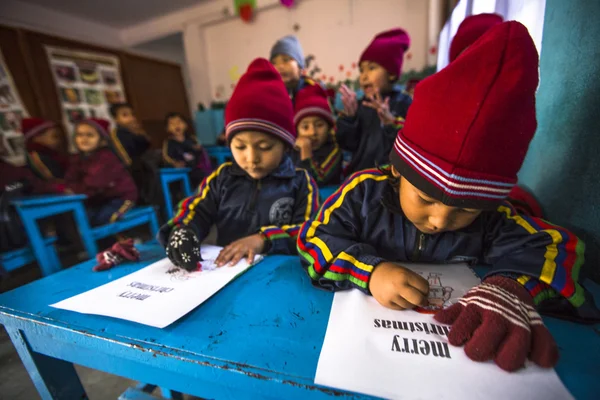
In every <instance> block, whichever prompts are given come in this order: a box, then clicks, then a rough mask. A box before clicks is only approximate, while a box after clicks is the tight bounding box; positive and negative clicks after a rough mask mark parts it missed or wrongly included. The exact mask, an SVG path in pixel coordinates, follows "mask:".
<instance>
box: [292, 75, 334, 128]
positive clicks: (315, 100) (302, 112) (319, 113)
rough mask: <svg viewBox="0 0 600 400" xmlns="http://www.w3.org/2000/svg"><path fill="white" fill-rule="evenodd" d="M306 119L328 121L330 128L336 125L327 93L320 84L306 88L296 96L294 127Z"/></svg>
mask: <svg viewBox="0 0 600 400" xmlns="http://www.w3.org/2000/svg"><path fill="white" fill-rule="evenodd" d="M304 117H320V118H323V119H324V120H325V121H327V122H328V123H329V126H334V125H335V121H334V119H333V114H332V112H331V108H330V107H329V102H328V101H327V93H326V92H325V90H323V88H322V87H321V86H320V85H318V84H315V85H309V86H305V87H304V88H303V89H302V90H300V91H299V92H298V93H297V94H296V103H295V105H294V125H298V123H299V122H300V121H301V120H302V118H304Z"/></svg>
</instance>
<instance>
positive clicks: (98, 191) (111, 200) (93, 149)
mask: <svg viewBox="0 0 600 400" xmlns="http://www.w3.org/2000/svg"><path fill="white" fill-rule="evenodd" d="M108 130H109V122H108V121H106V120H104V119H94V118H90V119H84V120H82V121H80V122H78V123H77V125H75V147H76V148H77V151H78V152H79V154H77V155H76V156H75V157H74V158H73V161H72V163H71V165H70V167H69V170H68V171H67V174H66V176H65V180H66V185H67V192H71V193H76V194H85V195H86V196H88V198H87V200H86V208H87V212H88V218H89V220H90V224H91V225H92V226H97V225H104V224H107V223H108V222H114V221H116V220H118V219H119V218H120V217H121V216H122V215H123V214H124V213H125V212H126V211H127V210H129V209H130V208H132V207H133V205H134V203H135V201H136V200H137V197H138V192H137V188H136V187H135V184H134V183H133V179H132V178H131V175H129V172H127V170H126V169H125V167H124V166H123V164H122V163H121V162H120V161H119V159H118V158H117V156H115V154H114V153H113V151H112V149H110V147H109V146H108V145H109V143H110V137H109V133H108Z"/></svg>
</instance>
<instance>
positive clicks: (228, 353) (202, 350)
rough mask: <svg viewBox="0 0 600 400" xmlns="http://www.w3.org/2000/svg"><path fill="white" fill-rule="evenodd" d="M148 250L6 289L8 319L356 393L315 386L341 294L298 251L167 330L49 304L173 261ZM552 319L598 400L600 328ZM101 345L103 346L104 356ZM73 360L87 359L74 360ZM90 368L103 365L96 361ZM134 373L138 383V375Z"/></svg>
mask: <svg viewBox="0 0 600 400" xmlns="http://www.w3.org/2000/svg"><path fill="white" fill-rule="evenodd" d="M139 248H140V251H141V256H142V260H143V261H141V262H138V263H129V264H125V265H121V266H118V267H116V268H113V269H112V270H109V271H104V272H92V266H93V265H94V262H93V261H88V262H85V263H82V264H79V265H77V266H75V267H73V268H70V269H67V270H63V271H61V272H59V273H56V274H54V275H51V276H49V277H46V278H44V279H40V280H38V281H35V282H32V283H30V284H28V285H26V286H23V287H20V288H18V289H15V290H13V291H11V292H8V293H5V294H2V295H0V323H3V324H5V325H7V326H9V325H11V324H12V325H13V326H19V327H20V328H19V329H24V330H25V332H27V329H34V330H35V329H37V330H38V331H39V330H40V329H50V328H52V329H51V330H50V331H48V332H49V333H46V334H50V335H54V336H55V337H54V339H55V340H57V343H58V341H59V340H60V337H61V335H62V333H60V331H68V333H69V334H73V335H79V336H81V337H82V338H84V339H85V340H84V339H82V341H87V340H88V339H90V338H94V339H95V340H97V341H100V342H106V343H108V344H114V343H118V344H122V345H123V346H127V348H128V349H136V350H139V352H140V354H142V353H144V354H145V357H146V356H147V354H151V355H152V356H153V357H156V356H157V355H158V356H160V357H166V358H170V359H176V360H179V361H190V363H184V362H180V364H181V366H180V367H178V368H180V369H178V370H176V371H175V372H178V373H179V372H180V373H181V374H184V373H186V371H187V370H186V368H188V367H187V366H189V365H192V364H193V363H196V364H197V365H196V367H197V366H198V365H203V366H206V365H209V366H211V367H214V368H213V369H215V371H216V370H219V371H220V372H227V373H237V374H238V375H239V374H240V373H241V374H244V375H246V376H250V377H252V378H256V379H255V380H256V381H257V382H260V381H265V380H266V381H271V382H272V383H276V385H274V386H272V388H276V389H273V390H277V392H276V393H278V394H280V393H281V394H282V396H283V397H280V398H284V397H285V398H291V397H295V398H306V397H307V396H308V395H309V393H308V391H310V393H312V394H314V396H315V397H323V396H326V397H328V396H331V395H336V396H342V397H346V396H348V397H354V395H352V394H350V393H343V392H340V391H335V390H329V389H326V388H321V387H318V386H316V385H314V383H313V380H314V376H315V371H316V367H317V361H318V358H319V353H320V350H321V346H322V343H323V339H324V336H325V331H326V328H327V321H328V318H329V312H330V307H331V301H332V299H333V294H332V293H328V292H325V291H321V290H317V289H315V288H313V287H312V286H311V283H310V281H309V278H308V277H307V275H306V274H305V272H304V271H303V270H302V268H301V266H300V263H299V260H298V259H297V258H296V257H286V256H271V257H267V258H265V260H263V261H262V262H261V263H259V264H257V265H256V266H254V267H253V268H252V269H250V270H249V271H248V272H247V273H245V274H244V275H242V276H240V277H239V278H238V279H236V280H235V281H233V282H232V283H231V284H229V285H228V286H226V287H225V288H224V289H223V290H221V291H220V292H218V293H217V294H216V295H215V296H213V297H212V298H211V299H209V300H208V301H206V302H205V303H204V304H202V305H201V306H200V307H198V308H197V309H195V310H194V311H192V312H190V313H189V314H188V315H187V316H185V317H183V318H182V319H180V320H179V321H177V322H176V323H174V324H172V325H170V326H169V327H167V328H164V329H158V328H152V327H148V326H144V325H140V324H136V323H133V322H128V321H123V320H118V319H114V318H108V317H102V316H94V315H85V314H79V313H75V312H70V311H64V310H59V309H55V308H52V307H49V304H53V303H55V302H58V301H60V300H63V299H66V298H68V297H71V296H74V295H76V294H79V293H82V292H84V291H87V290H90V289H92V288H94V287H97V286H100V285H103V284H105V283H107V282H110V281H112V280H114V279H117V278H120V277H122V276H124V275H127V274H130V273H132V272H134V271H136V270H138V269H139V268H141V267H144V266H147V265H149V263H151V262H154V261H155V260H158V259H160V258H163V257H164V250H163V249H162V248H161V247H160V246H158V245H157V244H156V243H150V244H144V245H141V246H139ZM545 320H546V323H547V325H548V327H549V328H550V329H551V331H552V332H553V334H554V337H555V339H556V341H557V343H558V344H559V347H560V349H561V359H560V361H559V364H558V366H557V367H556V370H557V372H558V374H559V375H560V377H561V379H562V380H563V382H564V383H565V385H566V386H567V387H568V388H569V390H570V391H571V392H572V393H573V395H574V396H575V397H576V398H593V397H595V396H593V395H592V394H594V393H595V394H598V393H600V379H599V377H600V337H599V335H598V331H597V328H596V327H594V326H585V325H577V324H574V323H570V322H565V321H560V320H557V319H553V318H546V319H545ZM32 326H35V327H37V328H32ZM28 327H29V328H28ZM69 340H71V339H69ZM108 344H107V345H106V346H108ZM123 346H122V347H123ZM102 348H103V347H102V346H98V352H102V351H103V350H102ZM107 351H108V350H107ZM111 351H113V350H111ZM349 351H351V349H349ZM90 354H93V353H90ZM50 355H52V354H50ZM53 356H54V357H59V356H62V354H58V355H53ZM147 357H150V356H147ZM64 358H65V359H67V360H69V361H74V362H77V361H78V360H77V359H76V357H74V356H68V355H67V356H65V357H64ZM152 360H153V359H152V358H151V357H150V358H144V359H143V362H147V363H151V362H152ZM80 363H81V362H80ZM84 364H85V363H84ZM88 365H89V366H92V367H94V366H96V367H97V366H98V365H97V364H94V363H93V362H92V361H89V363H88ZM186 365H187V366H186ZM111 368H112V367H111ZM114 368H115V371H111V370H110V369H108V371H107V372H113V373H117V374H120V373H122V371H120V370H118V367H117V366H115V367H114ZM173 376H176V375H173ZM220 376H221V375H217V374H215V375H214V379H224V378H219V377H220ZM203 377H204V378H207V376H203ZM131 378H133V379H136V376H131ZM208 378H210V376H208ZM171 379H174V378H173V377H171ZM208 381H209V382H210V379H208ZM151 383H160V382H151ZM286 386H287V388H288V389H290V388H293V389H298V387H301V388H303V389H304V390H306V391H307V392H306V396H300V397H297V396H292V395H291V394H290V393H291V392H289V393H288V392H286V391H285V390H286V389H285V387H286ZM174 389H177V388H174ZM190 390H191V389H190ZM279 390H281V392H279ZM290 390H291V389H290ZM188 393H190V392H188ZM196 393H198V392H196ZM196 393H192V394H196ZM284 393H287V394H286V395H283V394H284ZM288 394H289V395H288ZM197 395H200V394H197ZM277 397H278V396H275V398H277ZM358 397H361V398H363V397H364V396H358Z"/></svg>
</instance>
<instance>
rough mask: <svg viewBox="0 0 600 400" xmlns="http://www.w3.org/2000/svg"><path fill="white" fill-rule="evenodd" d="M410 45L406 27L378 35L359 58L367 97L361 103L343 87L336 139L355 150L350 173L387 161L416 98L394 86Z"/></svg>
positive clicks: (346, 148) (361, 76)
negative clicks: (342, 108) (342, 105)
mask: <svg viewBox="0 0 600 400" xmlns="http://www.w3.org/2000/svg"><path fill="white" fill-rule="evenodd" d="M409 45H410V38H409V36H408V34H407V33H406V32H405V31H404V30H402V29H393V30H390V31H387V32H383V33H380V34H379V35H377V36H375V39H373V41H372V42H371V44H369V46H368V47H367V48H366V49H365V51H364V52H363V53H362V55H361V56H360V61H359V67H360V80H359V83H360V87H361V89H362V90H363V91H364V93H365V97H364V99H363V100H362V102H361V103H360V104H359V103H358V101H357V100H356V94H355V93H354V92H353V91H351V90H350V89H348V88H347V87H346V86H345V85H342V87H341V89H340V93H341V95H342V103H343V104H344V111H343V113H344V116H343V117H340V118H338V120H337V131H336V139H337V141H338V143H339V145H340V147H341V148H342V149H344V150H348V151H351V152H352V153H353V154H352V161H351V162H350V164H349V165H348V166H347V167H346V173H347V174H350V173H353V172H356V171H359V170H361V169H364V168H372V167H375V166H378V165H382V164H385V163H387V160H388V154H389V152H390V149H391V148H392V145H393V143H394V138H395V137H396V132H398V129H400V128H402V126H403V124H404V117H405V116H406V112H407V111H408V107H409V106H410V103H411V101H412V100H411V98H410V96H409V95H408V94H406V93H403V92H402V90H401V89H400V88H399V87H397V86H394V82H395V81H396V80H398V79H399V78H400V73H401V72H402V61H403V59H404V52H405V51H406V50H408V47H409Z"/></svg>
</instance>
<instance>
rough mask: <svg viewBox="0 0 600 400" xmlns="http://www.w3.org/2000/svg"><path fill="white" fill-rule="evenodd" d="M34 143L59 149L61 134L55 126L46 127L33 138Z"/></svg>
mask: <svg viewBox="0 0 600 400" xmlns="http://www.w3.org/2000/svg"><path fill="white" fill-rule="evenodd" d="M33 142H34V143H38V144H41V145H42V146H45V147H47V148H49V149H52V150H56V151H59V150H61V146H62V136H61V135H60V133H59V132H58V129H56V128H50V129H46V131H45V132H44V133H40V134H39V135H37V136H36V137H34V138H33Z"/></svg>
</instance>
